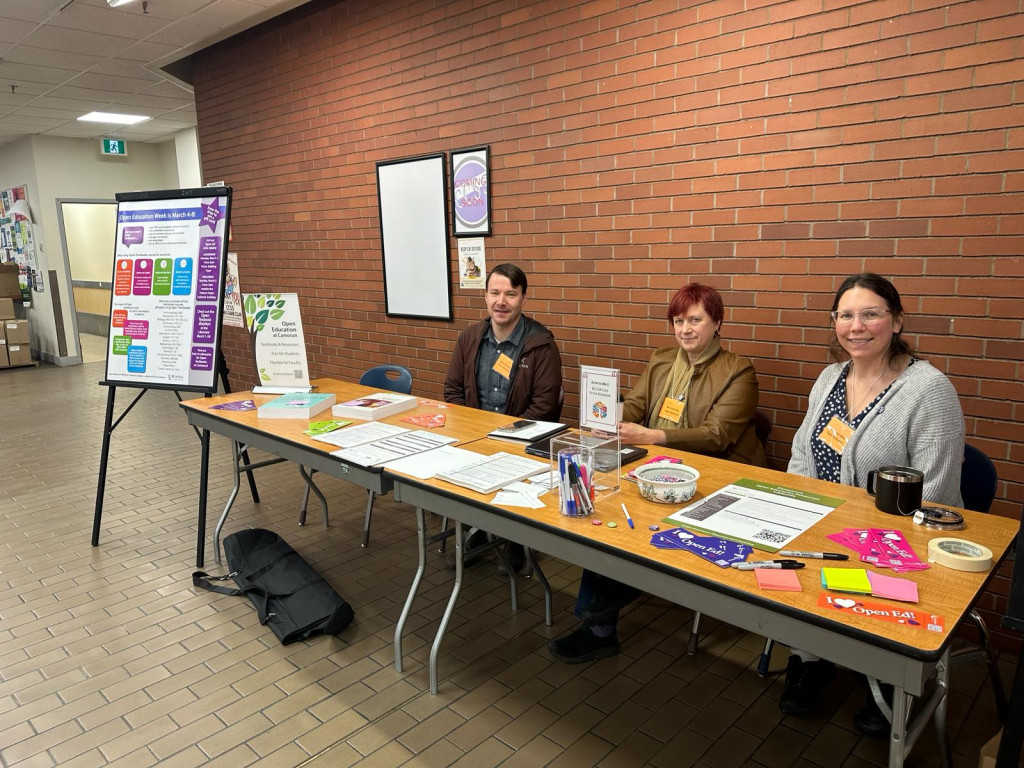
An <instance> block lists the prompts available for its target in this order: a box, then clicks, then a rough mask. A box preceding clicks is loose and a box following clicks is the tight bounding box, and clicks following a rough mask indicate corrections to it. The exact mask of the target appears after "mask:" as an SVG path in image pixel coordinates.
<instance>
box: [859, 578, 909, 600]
mask: <svg viewBox="0 0 1024 768" xmlns="http://www.w3.org/2000/svg"><path fill="white" fill-rule="evenodd" d="M868 581H870V582H871V596H872V597H882V598H886V599H888V600H902V601H903V602H905V603H916V602H917V582H914V581H910V579H897V578H896V577H895V576H886V575H885V574H884V573H874V572H873V571H868Z"/></svg>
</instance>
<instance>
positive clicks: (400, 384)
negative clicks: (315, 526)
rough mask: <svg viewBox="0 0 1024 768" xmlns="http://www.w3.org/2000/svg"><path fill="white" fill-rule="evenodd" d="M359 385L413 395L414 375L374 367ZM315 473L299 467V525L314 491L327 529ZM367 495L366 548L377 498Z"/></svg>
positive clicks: (395, 368) (324, 502) (394, 368)
mask: <svg viewBox="0 0 1024 768" xmlns="http://www.w3.org/2000/svg"><path fill="white" fill-rule="evenodd" d="M359 383H360V384H362V385H363V386H365V387H374V388H375V389H381V390H387V391H388V392H397V393H398V394H400V395H408V394H411V393H412V374H411V373H410V372H409V369H408V368H404V367H402V366H401V365H377V366H374V367H373V368H370V369H369V370H367V371H366V372H365V373H363V375H362V376H360V377H359ZM315 473H316V470H315V469H310V470H309V472H308V474H307V472H306V468H305V467H303V466H301V465H300V466H299V474H300V475H302V479H303V480H305V481H306V490H305V492H304V493H303V495H302V508H301V509H300V510H299V525H305V524H306V507H307V505H308V504H309V492H310V490H312V491H313V493H315V494H316V495H317V497H318V498H319V499H320V506H321V507H322V508H323V512H324V527H327V524H328V518H327V500H326V499H325V498H324V496H323V494H322V493H320V489H319V488H317V487H316V483H314V482H313V475H314V474H315ZM367 493H368V494H369V497H368V498H367V500H366V518H365V519H364V520H363V541H362V546H364V547H365V546H368V545H369V543H370V519H371V518H372V517H373V500H374V498H375V497H376V494H375V493H374V492H373V491H367Z"/></svg>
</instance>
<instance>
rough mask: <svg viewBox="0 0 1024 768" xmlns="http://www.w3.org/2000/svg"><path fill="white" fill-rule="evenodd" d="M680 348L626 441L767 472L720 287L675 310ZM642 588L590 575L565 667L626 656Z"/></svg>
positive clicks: (628, 418)
mask: <svg viewBox="0 0 1024 768" xmlns="http://www.w3.org/2000/svg"><path fill="white" fill-rule="evenodd" d="M667 314H668V321H669V323H670V324H671V327H672V333H673V335H674V336H675V340H676V343H675V344H674V345H673V346H670V347H661V348H659V349H656V350H655V351H654V354H653V355H652V356H651V361H650V363H648V365H647V368H646V370H645V371H644V372H643V374H642V375H641V376H640V379H639V381H637V383H636V386H634V387H633V389H632V391H631V392H630V393H629V395H627V396H626V401H625V403H624V404H623V409H622V419H621V420H620V421H621V423H620V424H619V437H620V439H621V440H622V442H623V443H627V444H630V445H637V444H643V445H665V446H668V447H669V448H677V449H679V450H683V451H691V452H693V453H701V454H704V455H707V456H717V457H719V458H723V459H730V460H732V461H739V462H742V463H744V464H756V465H757V466H761V467H763V466H765V463H766V462H765V456H764V448H763V447H762V445H761V443H760V441H759V440H758V439H757V432H756V431H755V429H754V413H755V412H756V411H757V375H756V374H755V372H754V366H753V364H752V363H751V362H750V360H748V359H747V358H745V357H740V356H739V355H734V354H733V353H732V352H729V351H727V350H725V349H722V345H721V343H720V341H719V338H718V331H719V329H720V328H721V327H722V318H723V317H724V315H725V307H724V305H723V302H722V296H721V294H719V292H718V291H716V290H715V289H714V288H711V287H710V286H706V285H701V284H700V283H691V284H690V285H685V286H683V287H682V288H680V289H679V290H678V291H677V292H676V294H675V296H673V298H672V301H671V302H670V303H669V306H668V313H667ZM639 595H640V592H639V590H637V589H634V588H633V587H630V586H627V585H625V584H620V583H618V582H616V581H614V580H612V579H609V578H607V577H605V576H601V575H599V574H596V573H593V572H592V571H584V572H583V578H582V580H581V582H580V590H579V595H578V597H577V599H576V616H577V618H579V619H580V620H581V621H582V624H581V625H580V626H579V627H577V628H576V629H575V630H573V631H572V632H571V633H569V634H568V635H566V636H565V637H560V638H558V639H556V640H552V641H551V642H550V643H548V649H549V651H550V652H551V655H552V656H554V657H555V658H556V659H559V660H560V661H566V662H569V663H579V662H584V661H591V660H593V659H600V658H603V657H605V656H611V655H613V654H615V653H618V650H619V642H618V638H617V637H616V625H617V623H618V617H619V611H620V610H621V609H622V608H624V607H625V606H626V605H628V604H629V603H630V602H632V601H633V600H635V599H636V598H637V597H638V596H639Z"/></svg>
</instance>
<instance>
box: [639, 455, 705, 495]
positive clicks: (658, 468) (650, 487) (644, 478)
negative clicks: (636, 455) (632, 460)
mask: <svg viewBox="0 0 1024 768" xmlns="http://www.w3.org/2000/svg"><path fill="white" fill-rule="evenodd" d="M634 475H635V477H636V485H637V488H639V489H640V495H641V496H643V497H644V498H645V499H648V500H649V501H657V502H660V503H662V504H679V503H681V502H684V501H689V500H690V499H692V498H693V495H694V494H695V493H696V492H697V480H699V479H700V472H698V471H697V470H696V469H694V468H693V467H688V466H686V465H685V464H668V463H665V464H647V465H645V466H643V467H640V469H638V470H636V472H635V473H634Z"/></svg>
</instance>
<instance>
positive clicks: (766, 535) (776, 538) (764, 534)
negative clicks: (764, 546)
mask: <svg viewBox="0 0 1024 768" xmlns="http://www.w3.org/2000/svg"><path fill="white" fill-rule="evenodd" d="M754 538H755V539H758V540H760V541H767V542H770V543H771V544H782V543H783V542H785V541H786V534H784V533H779V532H778V531H769V530H768V529H767V528H762V529H761V530H760V531H758V532H757V533H755V534H754Z"/></svg>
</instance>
